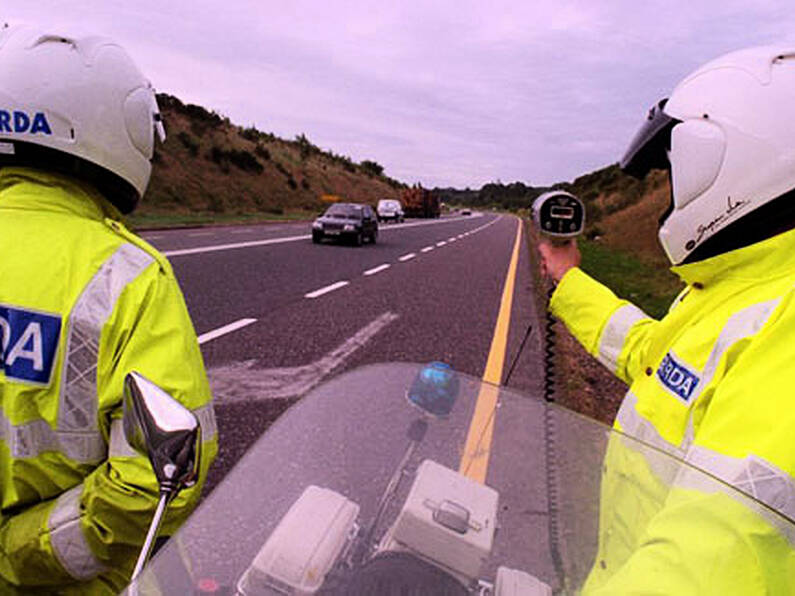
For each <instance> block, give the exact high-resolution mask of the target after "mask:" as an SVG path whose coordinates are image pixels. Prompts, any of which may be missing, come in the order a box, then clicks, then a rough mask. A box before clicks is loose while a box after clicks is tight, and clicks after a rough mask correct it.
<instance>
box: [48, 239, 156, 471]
mask: <svg viewBox="0 0 795 596" xmlns="http://www.w3.org/2000/svg"><path fill="white" fill-rule="evenodd" d="M153 261H154V259H153V257H152V256H150V255H149V254H147V253H146V252H144V251H143V250H141V249H140V248H138V247H136V246H134V245H132V244H123V245H121V246H120V247H119V248H118V249H117V250H116V252H114V253H113V254H112V255H111V256H110V258H108V260H107V261H105V262H104V263H103V264H102V266H101V267H100V268H99V271H97V273H96V274H95V275H94V277H93V278H92V279H91V281H90V282H89V283H88V285H86V287H85V289H84V290H83V292H82V293H81V295H80V297H79V298H78V300H77V302H76V303H75V305H74V307H73V308H72V312H71V313H70V315H69V324H68V335H67V342H66V354H65V356H64V365H63V378H62V382H61V394H60V399H59V404H58V423H57V427H56V428H57V430H58V431H59V433H71V432H75V433H80V434H81V435H82V436H83V441H84V442H85V443H86V444H87V447H88V449H87V451H86V452H85V453H83V454H78V457H76V458H75V459H76V460H77V461H81V462H84V463H95V462H97V461H100V460H102V459H103V457H104V451H105V446H104V441H103V439H102V435H101V434H100V433H99V431H98V429H97V420H96V417H97V401H98V399H97V358H98V353H99V341H100V335H101V334H102V328H103V326H104V325H105V322H106V321H107V320H108V318H109V317H110V315H111V313H112V312H113V308H114V307H115V305H116V301H117V300H118V298H119V295H120V294H121V292H122V291H123V290H124V288H125V287H126V286H127V284H129V283H130V282H131V281H133V280H134V279H135V278H136V277H138V275H140V274H141V272H142V271H143V270H144V269H146V268H147V267H148V266H149V265H150V264H151V263H152V262H153ZM89 437H90V439H89ZM100 446H101V447H102V449H101V451H102V453H100V449H99V447H100Z"/></svg>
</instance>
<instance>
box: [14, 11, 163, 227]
mask: <svg viewBox="0 0 795 596" xmlns="http://www.w3.org/2000/svg"><path fill="white" fill-rule="evenodd" d="M155 133H157V134H158V136H159V137H160V140H161V142H162V141H163V140H165V130H164V128H163V124H162V122H161V120H160V111H159V110H158V107H157V101H156V99H155V94H154V90H153V89H152V86H151V85H150V84H149V81H147V79H146V78H145V77H144V76H143V75H142V74H141V72H140V71H139V70H138V68H137V67H136V66H135V64H134V63H133V61H132V60H131V59H130V57H129V56H128V55H127V53H126V52H125V51H124V50H123V49H122V48H121V47H120V46H119V45H118V44H116V43H115V42H113V41H112V40H109V39H107V38H102V37H70V36H68V35H63V34H60V33H47V32H42V31H36V30H34V29H31V28H27V27H14V28H8V27H6V28H2V29H0V167H2V166H9V165H21V166H28V167H37V168H42V169H47V170H53V171H57V172H60V173H64V174H69V175H72V176H75V177H78V178H81V179H84V180H87V181H89V182H90V183H92V184H93V185H94V186H95V187H96V188H97V190H99V192H101V193H102V194H103V196H105V197H106V198H107V199H108V200H109V201H110V202H111V203H113V204H114V205H115V206H116V207H117V208H118V209H119V210H120V211H121V212H122V213H129V212H131V211H132V210H133V209H134V208H135V206H136V205H137V203H138V201H139V200H140V199H141V197H142V196H143V194H144V191H145V190H146V187H147V185H148V183H149V176H150V174H151V171H152V165H151V159H152V155H153V151H154V134H155Z"/></svg>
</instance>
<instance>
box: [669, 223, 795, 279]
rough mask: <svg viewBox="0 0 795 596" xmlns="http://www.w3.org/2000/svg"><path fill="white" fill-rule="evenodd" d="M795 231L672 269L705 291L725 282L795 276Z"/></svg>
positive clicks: (681, 277)
mask: <svg viewBox="0 0 795 596" xmlns="http://www.w3.org/2000/svg"><path fill="white" fill-rule="evenodd" d="M793 255H795V230H789V231H787V232H784V233H782V234H778V235H776V236H773V237H772V238H768V239H767V240H763V241H761V242H757V243H756V244H751V245H750V246H745V247H743V248H738V249H737V250H732V251H729V252H727V253H723V254H721V255H717V256H714V257H711V258H709V259H704V260H703V261H698V262H695V263H688V264H687V265H677V266H674V267H671V271H673V272H674V273H675V274H676V275H678V276H679V277H680V279H682V281H684V282H685V283H687V284H690V285H701V286H704V287H706V286H707V285H710V284H713V283H715V282H717V281H719V280H723V279H733V280H737V281H741V280H742V281H758V280H762V279H765V278H771V277H778V276H781V275H786V274H789V273H793V272H795V258H793Z"/></svg>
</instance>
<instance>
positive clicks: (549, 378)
mask: <svg viewBox="0 0 795 596" xmlns="http://www.w3.org/2000/svg"><path fill="white" fill-rule="evenodd" d="M554 291H555V287H554V286H552V285H551V286H550V287H549V291H548V292H547V305H548V304H549V302H550V300H552V294H553V293H554ZM546 319H547V320H546V329H545V331H544V400H545V402H546V405H545V407H544V435H545V436H544V456H545V458H546V466H545V467H546V485H547V508H548V510H549V516H548V517H547V519H548V527H549V552H550V556H551V557H552V564H553V565H554V567H555V573H556V574H557V576H558V579H559V580H560V583H561V585H562V586H563V591H564V593H568V590H567V587H568V586H567V585H566V584H567V583H568V582H567V581H566V576H565V574H564V571H563V558H562V557H561V554H560V538H559V536H560V528H559V526H558V515H559V510H558V496H559V495H558V478H557V468H556V466H555V443H556V439H557V428H556V426H555V410H554V409H553V408H552V407H550V404H552V403H553V402H554V401H555V337H556V334H555V318H554V317H553V316H552V313H551V312H550V311H549V308H547V312H546Z"/></svg>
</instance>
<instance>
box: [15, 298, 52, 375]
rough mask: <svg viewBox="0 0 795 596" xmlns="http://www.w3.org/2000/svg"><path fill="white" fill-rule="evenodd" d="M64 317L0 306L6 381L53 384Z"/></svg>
mask: <svg viewBox="0 0 795 596" xmlns="http://www.w3.org/2000/svg"><path fill="white" fill-rule="evenodd" d="M60 335H61V317H60V316H58V315H51V314H47V313H42V312H35V311H30V310H26V309H21V308H16V307H11V306H4V305H2V304H0V346H2V353H0V356H2V366H3V369H2V370H3V373H4V374H5V377H6V379H16V380H18V381H27V382H29V383H36V384H40V385H47V384H49V382H50V378H51V375H52V369H53V365H54V364H55V353H56V351H57V349H58V340H59V338H60Z"/></svg>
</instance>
